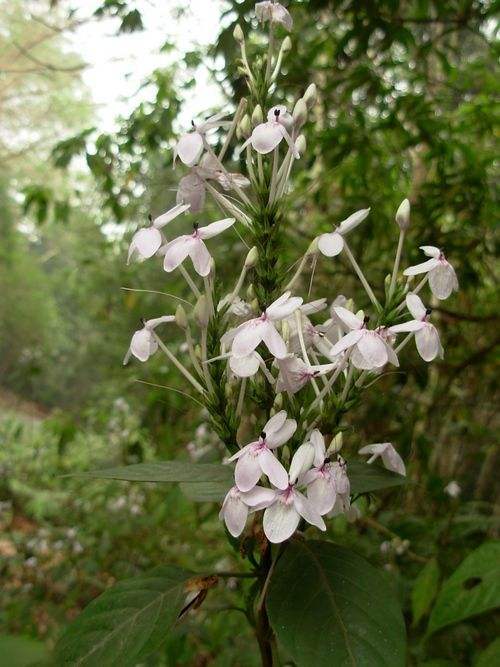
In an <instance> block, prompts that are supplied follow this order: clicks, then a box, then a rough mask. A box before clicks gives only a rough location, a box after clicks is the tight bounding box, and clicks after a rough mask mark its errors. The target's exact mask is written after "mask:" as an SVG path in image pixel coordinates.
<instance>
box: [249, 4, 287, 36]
mask: <svg viewBox="0 0 500 667" xmlns="http://www.w3.org/2000/svg"><path fill="white" fill-rule="evenodd" d="M255 15H256V17H257V19H258V20H259V21H261V22H262V23H264V22H265V21H271V23H280V24H281V25H282V26H283V27H284V28H286V29H287V30H288V32H290V31H291V29H292V28H293V20H292V17H291V16H290V13H289V11H288V10H287V9H285V8H284V7H283V5H280V4H279V2H276V1H272V0H265V1H264V2H258V3H257V4H256V5H255Z"/></svg>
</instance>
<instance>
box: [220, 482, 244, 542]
mask: <svg viewBox="0 0 500 667" xmlns="http://www.w3.org/2000/svg"><path fill="white" fill-rule="evenodd" d="M229 493H231V492H229ZM228 496H229V494H228ZM221 514H222V516H223V518H224V522H225V524H226V526H227V529H228V531H229V532H230V533H231V535H232V536H233V537H239V536H240V535H241V533H242V532H243V530H244V528H245V524H246V522H247V518H248V506H247V505H245V503H244V502H243V500H242V499H241V498H239V497H227V496H226V500H225V501H224V505H223V507H222V511H221Z"/></svg>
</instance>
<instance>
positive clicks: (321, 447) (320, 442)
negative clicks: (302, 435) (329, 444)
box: [309, 428, 326, 468]
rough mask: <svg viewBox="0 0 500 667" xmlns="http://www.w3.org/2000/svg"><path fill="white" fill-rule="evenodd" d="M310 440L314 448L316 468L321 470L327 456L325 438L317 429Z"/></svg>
mask: <svg viewBox="0 0 500 667" xmlns="http://www.w3.org/2000/svg"><path fill="white" fill-rule="evenodd" d="M309 440H310V442H311V444H312V446H313V447H314V467H315V468H319V467H320V466H321V465H323V461H324V460H325V456H326V446H325V438H324V437H323V435H322V433H321V432H320V431H319V430H318V429H317V428H315V429H314V431H313V432H312V433H311V435H310V436H309Z"/></svg>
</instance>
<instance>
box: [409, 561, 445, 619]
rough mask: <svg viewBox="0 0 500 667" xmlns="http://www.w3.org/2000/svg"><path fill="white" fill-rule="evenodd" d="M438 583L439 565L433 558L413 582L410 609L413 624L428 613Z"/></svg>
mask: <svg viewBox="0 0 500 667" xmlns="http://www.w3.org/2000/svg"><path fill="white" fill-rule="evenodd" d="M438 584H439V565H438V564H437V561H436V559H435V558H433V559H432V560H430V561H429V562H428V563H427V564H426V565H425V567H424V568H423V569H422V571H421V572H420V574H419V575H418V577H417V578H416V580H415V583H414V584H413V589H412V592H411V610H412V614H413V625H414V626H416V625H418V623H419V621H420V619H421V618H422V617H423V616H425V615H426V614H428V612H429V610H430V608H431V604H432V601H433V600H434V598H435V597H436V593H437V589H438Z"/></svg>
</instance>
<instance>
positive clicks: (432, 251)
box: [420, 245, 441, 258]
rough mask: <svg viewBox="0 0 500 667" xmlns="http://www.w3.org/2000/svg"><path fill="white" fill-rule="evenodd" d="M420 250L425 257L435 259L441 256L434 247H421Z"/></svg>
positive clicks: (438, 250) (439, 251)
mask: <svg viewBox="0 0 500 667" xmlns="http://www.w3.org/2000/svg"><path fill="white" fill-rule="evenodd" d="M420 250H422V251H423V252H424V254H425V255H427V257H436V258H437V257H439V256H440V255H441V250H440V249H439V248H436V246H435V245H421V246H420Z"/></svg>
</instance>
